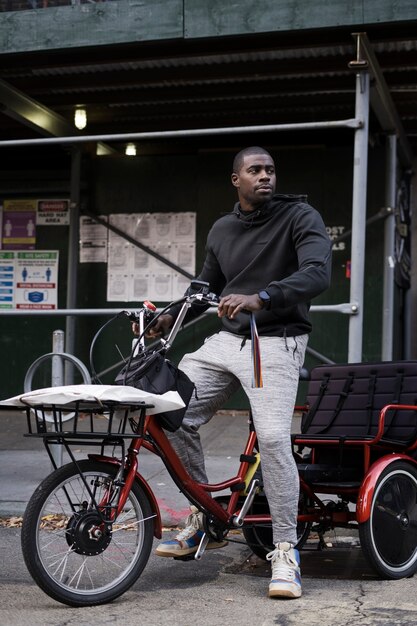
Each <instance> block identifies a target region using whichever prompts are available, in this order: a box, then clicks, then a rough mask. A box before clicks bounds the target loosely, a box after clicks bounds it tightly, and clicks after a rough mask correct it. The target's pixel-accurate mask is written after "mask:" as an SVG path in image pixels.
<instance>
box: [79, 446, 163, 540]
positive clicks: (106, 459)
mask: <svg viewBox="0 0 417 626" xmlns="http://www.w3.org/2000/svg"><path fill="white" fill-rule="evenodd" d="M88 458H89V459H92V460H93V461H99V462H101V463H110V464H111V465H117V466H118V467H120V465H121V462H120V461H119V460H118V459H115V458H114V457H112V456H102V455H101V454H89V455H88ZM135 480H136V481H137V482H138V483H139V485H140V486H141V487H142V489H143V491H144V492H145V494H146V496H147V498H148V500H149V503H150V505H151V508H152V512H153V513H154V515H155V518H154V525H153V528H154V530H153V534H154V536H155V537H156V538H157V539H161V538H162V520H161V511H160V510H159V505H158V501H157V499H156V498H155V494H154V492H153V491H152V489H151V488H150V486H149V485H148V483H147V481H146V480H145V478H144V477H143V476H142V475H141V474H139V472H136V476H135Z"/></svg>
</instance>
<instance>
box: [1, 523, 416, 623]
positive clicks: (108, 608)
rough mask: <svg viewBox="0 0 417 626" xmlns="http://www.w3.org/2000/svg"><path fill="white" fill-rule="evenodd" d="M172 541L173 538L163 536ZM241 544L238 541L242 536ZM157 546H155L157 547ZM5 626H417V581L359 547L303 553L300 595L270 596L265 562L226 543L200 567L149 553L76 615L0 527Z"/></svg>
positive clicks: (13, 535)
mask: <svg viewBox="0 0 417 626" xmlns="http://www.w3.org/2000/svg"><path fill="white" fill-rule="evenodd" d="M167 536H169V533H167ZM236 539H237V540H239V539H240V538H239V536H236ZM155 545H156V544H155ZM0 562H1V563H2V567H1V569H0V598H1V603H0V624H1V626H23V625H26V624H27V625H31V626H37V625H42V626H43V625H44V624H50V625H53V626H91V624H101V625H103V626H105V625H107V624H109V625H110V624H111V625H119V624H120V625H121V626H122V625H123V626H138V625H140V624H146V626H218V625H220V624H221V625H222V626H236V625H240V626H254V625H256V626H276V625H279V626H301V625H303V624H306V625H308V626H336V625H337V626H368V625H381V626H382V625H386V626H394V625H397V624H398V625H401V626H415V624H416V623H417V604H416V596H417V580H416V579H415V578H410V579H405V580H400V581H381V580H379V579H377V578H376V577H375V576H374V575H373V573H372V571H371V570H370V569H369V567H368V566H367V564H366V562H365V561H364V559H363V556H362V553H361V550H360V549H359V548H357V547H352V546H351V545H350V546H347V547H346V546H342V545H335V547H333V548H329V549H327V550H325V551H318V550H317V548H316V545H315V544H310V545H309V546H308V548H307V549H306V550H303V551H302V570H303V596H302V597H301V598H299V599H297V600H271V599H269V598H267V596H266V590H267V587H268V582H269V564H268V565H267V564H266V563H265V562H264V561H261V560H260V559H258V558H257V557H255V556H253V555H251V552H250V550H249V549H248V548H247V547H246V546H244V545H242V544H234V543H229V545H228V546H227V547H225V548H222V549H221V550H216V551H214V550H213V551H210V552H208V553H207V554H205V555H204V557H203V559H202V560H201V561H189V562H179V561H174V560H172V559H162V558H159V557H156V556H154V555H152V556H151V558H150V560H149V562H148V565H147V567H146V568H145V570H144V572H143V573H142V576H141V577H140V578H139V580H138V581H137V582H136V583H135V585H134V586H133V587H132V588H131V590H130V591H128V592H127V593H126V594H125V595H124V596H122V597H121V598H119V599H118V600H116V601H115V602H113V603H112V604H109V605H104V606H98V607H90V608H84V609H74V608H70V607H67V606H65V605H62V604H60V603H58V602H56V601H54V600H52V599H51V598H49V597H48V596H47V595H45V594H44V593H43V592H42V591H41V590H40V589H39V588H38V587H37V586H36V585H35V583H34V582H33V581H32V580H31V578H30V576H29V574H28V572H27V570H26V568H25V565H24V562H23V559H22V555H21V551H20V529H18V528H5V527H2V528H0Z"/></svg>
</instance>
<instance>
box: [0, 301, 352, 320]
mask: <svg viewBox="0 0 417 626" xmlns="http://www.w3.org/2000/svg"><path fill="white" fill-rule="evenodd" d="M123 310H124V311H128V312H129V313H136V312H137V310H138V309H123ZM157 311H158V312H159V311H162V307H161V308H159V309H157ZM119 313H120V309H49V310H46V311H44V310H42V309H39V310H38V309H32V310H30V311H28V310H27V309H24V310H21V309H0V317H1V316H2V315H9V316H12V317H13V316H21V315H52V316H55V317H56V316H60V315H61V316H65V315H71V316H72V315H73V316H83V315H97V316H98V315H103V316H104V315H114V316H116V315H118V314H119ZM210 313H216V310H215V309H212V308H210V309H208V310H207V311H205V314H210ZM310 313H343V314H346V315H357V308H356V304H355V303H353V302H345V303H342V304H317V305H314V306H312V307H311V308H310Z"/></svg>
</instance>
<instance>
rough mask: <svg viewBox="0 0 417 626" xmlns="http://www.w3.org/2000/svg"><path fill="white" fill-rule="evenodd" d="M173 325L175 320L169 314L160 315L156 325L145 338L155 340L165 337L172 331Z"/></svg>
mask: <svg viewBox="0 0 417 626" xmlns="http://www.w3.org/2000/svg"><path fill="white" fill-rule="evenodd" d="M173 323H174V318H173V317H172V315H170V314H169V313H165V315H160V316H159V317H158V319H157V320H156V322H155V324H153V325H152V326H151V327H150V329H149V330H148V331H147V333H146V335H145V337H148V338H149V339H155V338H156V337H160V336H161V335H165V334H166V333H167V332H168V331H169V330H170V328H171V327H172V325H173Z"/></svg>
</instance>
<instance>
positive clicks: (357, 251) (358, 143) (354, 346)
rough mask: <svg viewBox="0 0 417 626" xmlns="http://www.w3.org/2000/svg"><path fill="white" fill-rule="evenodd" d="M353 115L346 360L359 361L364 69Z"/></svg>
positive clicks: (362, 275) (364, 170) (365, 121)
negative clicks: (353, 312) (350, 309)
mask: <svg viewBox="0 0 417 626" xmlns="http://www.w3.org/2000/svg"><path fill="white" fill-rule="evenodd" d="M355 117H356V118H357V119H359V120H361V122H362V123H361V126H360V127H359V128H357V129H356V131H355V142H354V153H353V199H352V250H351V279H350V302H351V303H354V304H355V305H356V307H357V313H356V315H352V316H351V317H350V319H349V347H348V362H349V363H360V362H361V361H362V339H363V301H364V279H365V234H366V186H367V178H368V176H367V173H368V119H369V73H368V72H367V71H366V70H362V71H360V72H358V73H357V74H356V100H355Z"/></svg>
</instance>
